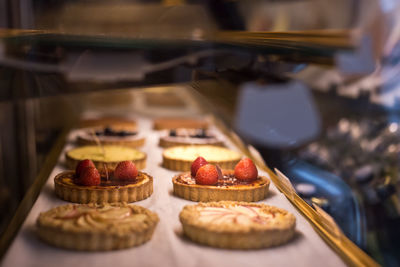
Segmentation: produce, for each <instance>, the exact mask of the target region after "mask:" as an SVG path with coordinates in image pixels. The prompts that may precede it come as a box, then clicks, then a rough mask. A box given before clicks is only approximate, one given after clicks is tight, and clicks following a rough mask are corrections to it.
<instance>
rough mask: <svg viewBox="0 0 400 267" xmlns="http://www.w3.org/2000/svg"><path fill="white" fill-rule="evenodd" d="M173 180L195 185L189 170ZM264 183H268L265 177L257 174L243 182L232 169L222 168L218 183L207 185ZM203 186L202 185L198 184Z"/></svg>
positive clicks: (227, 185)
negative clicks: (250, 179)
mask: <svg viewBox="0 0 400 267" xmlns="http://www.w3.org/2000/svg"><path fill="white" fill-rule="evenodd" d="M174 181H175V182H177V183H181V184H187V185H195V184H196V180H195V178H194V177H192V175H191V174H190V172H184V173H181V174H179V175H177V176H176V178H175V179H174ZM265 184H269V181H268V180H267V178H264V177H262V176H259V177H258V178H257V179H256V180H254V181H251V182H243V181H239V180H238V179H236V178H235V175H234V171H232V170H223V171H222V179H218V183H217V184H215V185H208V186H210V187H220V188H231V187H232V188H241V187H257V186H263V185H265ZM199 186H202V187H204V185H199Z"/></svg>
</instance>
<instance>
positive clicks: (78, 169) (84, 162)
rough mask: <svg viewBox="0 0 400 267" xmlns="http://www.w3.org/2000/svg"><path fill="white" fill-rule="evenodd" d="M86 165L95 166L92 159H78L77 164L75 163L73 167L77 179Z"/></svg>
mask: <svg viewBox="0 0 400 267" xmlns="http://www.w3.org/2000/svg"><path fill="white" fill-rule="evenodd" d="M87 167H93V168H95V167H96V166H94V163H93V161H91V160H90V159H84V160H82V161H79V163H78V165H76V169H75V177H76V178H77V179H79V177H80V176H81V174H82V172H83V170H84V169H85V168H87Z"/></svg>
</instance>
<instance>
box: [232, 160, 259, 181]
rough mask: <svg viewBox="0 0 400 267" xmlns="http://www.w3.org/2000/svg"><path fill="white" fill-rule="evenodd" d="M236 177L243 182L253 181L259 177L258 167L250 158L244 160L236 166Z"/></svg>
mask: <svg viewBox="0 0 400 267" xmlns="http://www.w3.org/2000/svg"><path fill="white" fill-rule="evenodd" d="M235 177H236V179H238V180H241V181H253V180H255V179H257V177H258V171H257V167H256V165H254V163H253V161H252V160H251V159H249V158H243V159H242V160H240V161H239V163H238V164H236V166H235Z"/></svg>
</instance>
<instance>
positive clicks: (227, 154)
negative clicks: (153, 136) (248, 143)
mask: <svg viewBox="0 0 400 267" xmlns="http://www.w3.org/2000/svg"><path fill="white" fill-rule="evenodd" d="M164 156H165V157H167V158H173V159H177V160H185V161H193V160H195V159H196V158H197V157H199V156H201V157H204V158H205V159H206V160H207V161H211V162H213V161H214V162H215V161H231V160H239V159H240V158H241V155H240V154H239V153H238V152H236V151H232V150H230V149H227V148H223V147H215V146H177V147H172V148H168V149H166V150H164Z"/></svg>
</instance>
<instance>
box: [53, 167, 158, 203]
mask: <svg viewBox="0 0 400 267" xmlns="http://www.w3.org/2000/svg"><path fill="white" fill-rule="evenodd" d="M62 175H65V172H64V173H60V174H58V175H57V176H56V177H55V178H54V190H55V193H56V195H57V196H58V197H60V198H61V199H63V200H66V201H69V202H74V203H80V204H86V203H99V204H100V203H104V202H106V203H115V202H128V203H129V202H135V201H140V200H143V199H146V198H148V197H149V196H151V194H152V193H153V177H151V176H150V175H147V174H145V175H146V177H147V178H148V181H146V182H144V183H140V184H130V185H125V186H124V185H121V186H118V187H116V186H109V187H104V188H98V187H96V188H91V187H89V186H79V185H73V186H71V185H66V184H64V183H61V182H59V181H58V179H60V178H59V177H61V176H62Z"/></svg>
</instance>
